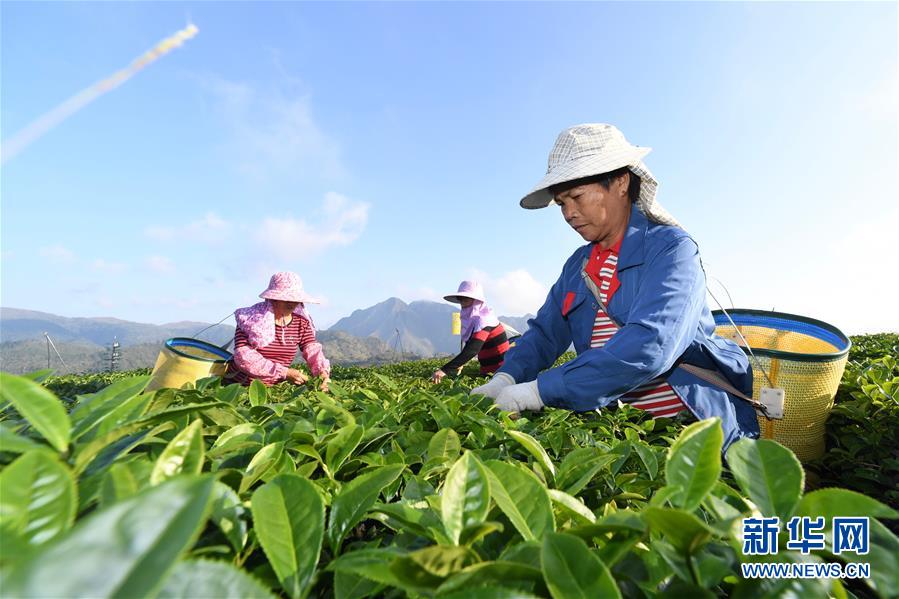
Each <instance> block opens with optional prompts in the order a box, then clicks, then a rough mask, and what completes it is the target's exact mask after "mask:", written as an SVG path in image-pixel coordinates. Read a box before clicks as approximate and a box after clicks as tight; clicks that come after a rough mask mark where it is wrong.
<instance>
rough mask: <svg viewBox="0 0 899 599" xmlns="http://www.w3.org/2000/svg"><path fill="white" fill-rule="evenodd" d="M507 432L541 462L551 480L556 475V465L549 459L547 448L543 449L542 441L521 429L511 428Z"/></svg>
mask: <svg viewBox="0 0 899 599" xmlns="http://www.w3.org/2000/svg"><path fill="white" fill-rule="evenodd" d="M506 434H507V435H509V436H510V437H512V438H513V439H515V440H516V441H518V442H519V443H520V444H521V446H522V447H524V448H525V450H527V452H528V453H529V454H531V455H532V456H534V458H535V459H536V460H537V463H538V464H540V467H541V468H543V470H544V471H545V472H546V474H547V476H549V478H550V480H552V479H553V477H555V475H556V467H555V466H554V465H553V462H552V460H551V459H549V454H548V453H546V450H545V449H543V446H542V445H540V442H539V441H537V439H535V438H534V437H532V436H530V435H529V434H527V433H523V432H521V431H511V430H509V431H506Z"/></svg>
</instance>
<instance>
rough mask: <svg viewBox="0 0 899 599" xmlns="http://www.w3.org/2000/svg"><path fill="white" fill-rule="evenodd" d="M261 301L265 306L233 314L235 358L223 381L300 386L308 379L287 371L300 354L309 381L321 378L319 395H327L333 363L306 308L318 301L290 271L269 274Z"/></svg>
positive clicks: (241, 309)
mask: <svg viewBox="0 0 899 599" xmlns="http://www.w3.org/2000/svg"><path fill="white" fill-rule="evenodd" d="M259 297H261V298H262V299H263V300H265V301H262V302H259V303H258V304H254V305H252V306H249V307H248V308H239V309H237V310H235V311H234V318H235V320H236V321H237V328H236V329H235V331H234V358H233V359H232V360H231V361H230V362H229V363H228V372H227V373H226V374H225V378H226V380H227V381H229V382H236V383H241V384H243V385H249V384H250V382H251V381H253V380H254V379H257V380H260V381H262V382H263V383H265V384H266V385H273V384H275V383H280V382H282V381H290V382H291V383H293V384H295V385H302V384H303V383H305V382H306V380H307V377H306V375H305V374H303V373H302V372H301V371H299V370H297V369H296V368H291V367H290V366H291V364H293V361H294V358H296V356H297V350H300V351H301V352H302V353H303V359H304V360H306V363H307V364H308V365H309V369H310V370H311V371H312V374H313V376H319V375H321V377H322V386H321V389H322V391H327V390H328V381H329V380H330V372H331V363H330V362H328V360H327V358H325V355H324V353H323V352H322V346H321V344H320V343H319V342H318V341H316V339H315V325H313V323H312V317H311V316H309V313H308V312H306V307H305V304H307V303H310V304H317V303H319V301H318V300H317V299H315V298H313V297H312V296H310V295H309V294H307V293H306V292H305V291H304V290H303V282H302V280H301V279H300V277H299V275H297V274H296V273H292V272H277V273H275V274H273V275H272V278H271V280H270V281H269V284H268V288H267V289H266V290H265V291H263V292H262V293H260V294H259Z"/></svg>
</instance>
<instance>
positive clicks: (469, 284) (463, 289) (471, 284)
mask: <svg viewBox="0 0 899 599" xmlns="http://www.w3.org/2000/svg"><path fill="white" fill-rule="evenodd" d="M462 297H467V298H470V299H473V300H477V301H479V302H483V301H486V300H485V299H484V288H483V287H481V284H480V283H478V282H477V281H462V282H461V283H459V290H458V291H456V293H451V294H449V295H444V296H443V299H445V300H446V301H448V302H453V303H454V304H460V303H462V302H461V301H460V300H459V298H462Z"/></svg>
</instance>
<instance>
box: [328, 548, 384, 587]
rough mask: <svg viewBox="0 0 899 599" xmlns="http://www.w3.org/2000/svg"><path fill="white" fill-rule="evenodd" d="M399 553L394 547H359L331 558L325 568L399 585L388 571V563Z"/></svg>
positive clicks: (382, 582)
mask: <svg viewBox="0 0 899 599" xmlns="http://www.w3.org/2000/svg"><path fill="white" fill-rule="evenodd" d="M399 555H401V553H400V550H399V549H397V548H395V547H384V548H380V549H359V550H356V551H351V552H349V553H346V554H344V555H341V556H340V557H338V558H337V559H334V560H332V561H331V563H329V564H328V567H327V568H326V569H327V570H329V571H332V572H345V573H347V574H354V575H356V576H362V577H364V578H367V579H368V580H373V581H375V582H379V583H381V584H387V585H390V586H400V581H399V580H398V579H397V577H396V576H395V575H394V574H393V573H392V572H391V571H390V564H391V563H393V560H395V559H396V558H397V557H398V556H399Z"/></svg>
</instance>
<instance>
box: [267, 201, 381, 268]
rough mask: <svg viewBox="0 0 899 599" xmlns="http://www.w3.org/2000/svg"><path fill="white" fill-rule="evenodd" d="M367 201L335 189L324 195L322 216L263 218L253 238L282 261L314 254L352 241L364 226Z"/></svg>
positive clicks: (366, 215)
mask: <svg viewBox="0 0 899 599" xmlns="http://www.w3.org/2000/svg"><path fill="white" fill-rule="evenodd" d="M368 208H369V205H368V204H366V203H364V202H357V201H353V200H350V199H348V198H346V197H345V196H342V195H340V194H338V193H335V192H328V193H327V194H326V195H325V199H324V205H323V212H324V218H323V219H322V221H321V222H319V223H317V224H312V223H309V222H308V221H306V220H305V219H294V218H290V217H287V218H274V217H268V218H265V219H264V220H263V221H262V223H261V224H260V225H259V227H258V229H257V232H256V234H255V239H256V242H257V243H258V244H259V246H260V247H261V248H263V249H264V250H265V251H266V252H268V253H269V254H270V257H272V258H276V259H280V260H282V261H287V260H298V259H302V258H304V257H308V256H313V255H315V254H318V253H320V252H321V251H323V250H325V249H327V248H329V247H332V246H341V245H347V244H350V243H352V242H353V241H355V240H356V239H357V238H358V237H359V236H360V235H361V234H362V231H364V230H365V225H366V223H367V222H368Z"/></svg>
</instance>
